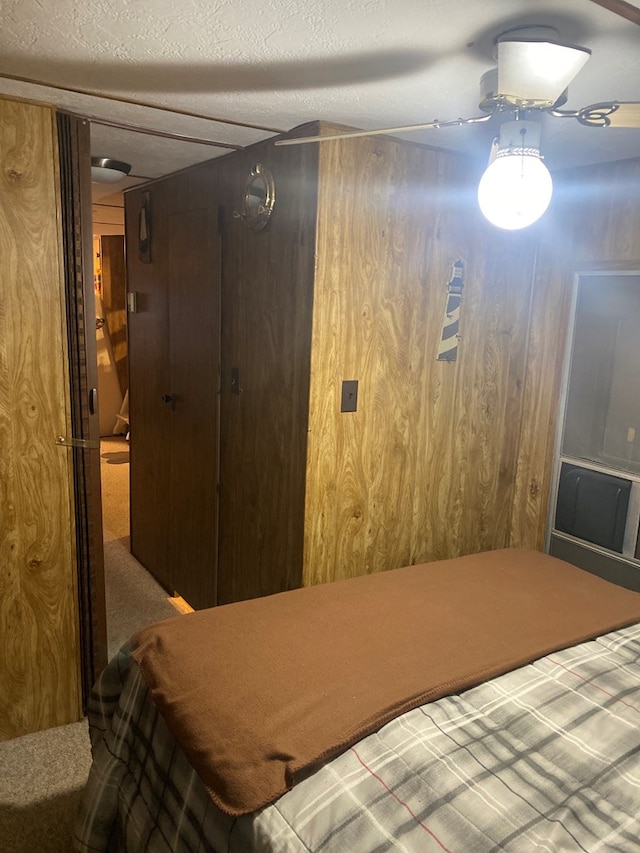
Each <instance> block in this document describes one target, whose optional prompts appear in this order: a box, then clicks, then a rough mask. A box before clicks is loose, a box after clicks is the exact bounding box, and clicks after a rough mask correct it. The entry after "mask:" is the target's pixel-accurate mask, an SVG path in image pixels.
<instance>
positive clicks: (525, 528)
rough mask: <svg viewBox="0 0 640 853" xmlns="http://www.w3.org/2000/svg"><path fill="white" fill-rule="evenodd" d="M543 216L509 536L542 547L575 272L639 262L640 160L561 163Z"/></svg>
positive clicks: (518, 542) (513, 541)
mask: <svg viewBox="0 0 640 853" xmlns="http://www.w3.org/2000/svg"><path fill="white" fill-rule="evenodd" d="M555 184H556V186H555V192H554V201H553V203H552V207H551V208H550V210H549V212H548V214H547V215H546V216H545V218H544V220H543V221H542V222H541V238H540V248H539V252H538V259H537V267H536V275H535V283H534V288H533V299H532V304H531V318H530V327H529V342H528V359H527V373H526V377H525V399H524V404H523V413H522V425H521V434H520V442H519V455H518V467H517V475H516V493H515V498H514V505H513V513H512V518H511V544H512V545H514V546H515V547H519V546H522V545H526V546H528V547H534V548H539V549H541V548H543V546H544V537H545V529H546V523H547V514H548V506H549V490H550V486H551V471H552V462H553V453H554V446H555V440H556V427H557V420H558V398H559V393H560V385H561V378H562V365H563V360H564V354H565V348H566V342H567V329H568V324H569V310H570V304H571V294H572V289H573V283H574V278H575V275H576V273H577V272H579V271H587V270H605V271H606V270H616V269H618V270H619V269H627V270H637V269H640V160H633V161H626V162H620V163H610V164H603V165H600V166H590V167H588V168H580V169H574V170H570V171H567V172H566V173H563V174H560V175H558V176H556V178H555Z"/></svg>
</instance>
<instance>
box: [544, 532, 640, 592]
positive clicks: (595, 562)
mask: <svg viewBox="0 0 640 853" xmlns="http://www.w3.org/2000/svg"><path fill="white" fill-rule="evenodd" d="M549 553H550V554H551V555H552V556H553V557H559V558H560V559H561V560H566V561H567V563H572V564H573V565H574V566H579V567H580V568H581V569H586V571H588V572H591V574H594V575H599V576H600V577H601V578H604V579H605V580H608V581H611V582H612V583H617V584H618V585H619V586H625V587H627V589H633V590H635V591H636V592H640V567H636V566H632V565H630V564H628V563H626V562H623V561H622V560H617V559H616V558H615V557H610V556H609V555H608V554H603V553H602V552H601V551H595V550H592V549H591V548H587V547H585V546H584V545H581V544H580V543H579V542H573V541H572V540H570V539H564V538H563V537H561V536H556V535H555V534H551V544H550V546H549Z"/></svg>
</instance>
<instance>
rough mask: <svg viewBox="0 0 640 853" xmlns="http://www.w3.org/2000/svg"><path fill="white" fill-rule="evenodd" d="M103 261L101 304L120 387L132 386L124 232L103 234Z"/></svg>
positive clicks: (101, 247) (123, 392) (101, 251)
mask: <svg viewBox="0 0 640 853" xmlns="http://www.w3.org/2000/svg"><path fill="white" fill-rule="evenodd" d="M100 255H101V264H102V307H103V308H104V312H105V319H106V321H107V328H108V329H109V338H110V340H111V347H112V349H113V358H114V361H115V363H116V370H117V372H118V383H119V385H120V391H121V393H122V395H123V396H124V394H125V392H126V390H127V388H128V387H129V368H128V365H127V274H126V268H125V257H124V236H122V235H120V234H105V235H103V236H102V237H101V238H100Z"/></svg>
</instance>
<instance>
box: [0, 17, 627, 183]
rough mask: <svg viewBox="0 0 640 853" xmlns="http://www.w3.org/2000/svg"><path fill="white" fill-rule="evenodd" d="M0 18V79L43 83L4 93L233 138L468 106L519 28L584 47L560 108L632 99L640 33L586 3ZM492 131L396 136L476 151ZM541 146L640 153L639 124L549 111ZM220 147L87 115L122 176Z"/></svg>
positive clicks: (245, 141)
mask: <svg viewBox="0 0 640 853" xmlns="http://www.w3.org/2000/svg"><path fill="white" fill-rule="evenodd" d="M629 5H633V6H635V7H640V0H634V2H632V3H630V4H629ZM0 15H1V20H0V23H1V24H2V26H1V27H0V74H4V75H12V76H13V77H22V78H28V79H29V81H40V82H42V83H44V84H47V83H48V84H50V86H46V85H36V84H35V83H33V82H23V81H18V80H15V79H7V78H6V77H0V93H6V94H13V95H18V96H22V97H28V98H31V99H37V100H42V101H47V102H54V103H56V104H57V105H58V106H59V107H61V108H64V109H67V110H71V111H73V112H75V113H78V114H81V115H86V116H89V117H92V118H94V119H101V120H104V121H108V122H116V123H121V124H129V125H134V126H137V127H144V128H148V129H151V130H160V131H170V132H173V133H179V134H182V135H186V136H191V137H198V138H204V139H207V140H211V141H216V142H219V143H228V144H232V145H237V146H241V147H244V146H246V145H250V144H251V143H253V142H256V141H258V140H261V139H265V138H267V137H269V136H272V135H274V134H275V133H277V132H278V131H286V130H289V129H291V128H292V127H295V126H296V125H298V124H302V123H304V122H307V121H312V120H315V119H324V120H328V121H333V122H338V123H340V124H345V125H349V126H353V127H362V128H366V129H370V128H375V127H388V126H395V125H405V124H414V123H419V122H426V121H431V120H433V119H451V118H457V117H458V116H464V117H467V116H472V115H478V114H480V111H479V109H478V95H479V81H480V76H481V75H482V74H483V73H484V72H485V71H486V70H488V69H489V68H491V67H492V66H493V65H494V64H495V63H494V61H493V58H492V52H493V43H494V39H495V37H496V36H497V35H498V34H500V33H501V32H503V31H504V30H505V29H508V28H511V27H514V26H517V25H530V24H545V25H552V26H555V27H556V29H557V30H558V32H559V35H560V38H561V40H563V41H565V42H570V43H573V44H579V45H582V46H584V47H588V48H590V49H591V50H592V56H591V58H590V60H589V61H588V63H587V65H586V66H585V68H584V69H583V70H582V71H581V72H580V74H579V75H578V77H577V78H576V80H575V81H574V82H573V83H572V84H571V86H570V87H569V100H568V102H567V104H566V106H565V109H577V108H580V107H582V106H586V105H587V104H591V103H596V102H598V101H606V100H620V101H626V100H632V101H640V50H639V48H640V27H639V26H637V25H636V24H634V23H631V22H630V21H628V20H625V19H623V18H622V17H620V16H618V15H616V14H614V13H613V12H610V11H608V10H607V9H604V8H602V7H601V6H599V5H597V4H596V2H592V0H316V2H312V0H91V2H89V0H2V6H1V12H0ZM54 85H55V86H57V87H61V88H53V86H54ZM71 90H74V91H71ZM82 92H84V93H85V94H82ZM87 92H91V93H102V94H105V95H110V96H112V97H114V96H115V97H117V98H120V99H122V100H121V101H116V100H112V99H107V98H99V97H95V96H94V95H92V94H86V93H87ZM129 101H140V102H144V103H147V104H155V105H157V106H160V107H164V108H165V109H163V110H159V109H152V108H150V107H145V106H138V105H135V104H132V103H129ZM174 111H187V112H192V113H198V114H200V115H205V116H209V117H211V118H215V119H217V121H209V120H205V119H202V118H194V117H189V116H185V115H181V114H179V113H178V112H174ZM493 121H494V120H493V119H492V121H491V122H490V123H489V124H493ZM227 122H236V123H240V124H233V123H227ZM243 124H244V125H246V126H242V125H243ZM495 132H496V126H495V125H493V127H487V126H486V125H483V126H477V127H457V128H450V129H442V130H431V131H423V132H419V133H414V134H411V136H409V137H407V138H410V139H412V140H414V141H418V142H424V143H426V144H429V145H434V146H438V147H442V148H448V149H452V150H464V151H468V152H472V153H475V154H478V156H481V157H483V158H484V159H486V154H487V152H488V140H489V139H490V137H491V136H493V135H494V134H495ZM542 148H543V153H544V155H545V158H546V162H547V165H548V166H549V167H550V168H551V169H552V170H553V169H554V168H559V167H563V166H566V165H570V164H574V163H575V164H579V163H580V164H584V163H593V162H599V161H608V160H615V159H623V158H628V157H637V156H640V130H623V129H608V130H602V129H595V128H587V127H583V126H581V125H579V124H578V123H577V122H575V121H573V120H561V119H553V118H550V117H545V120H544V129H543V143H542ZM227 151H228V149H226V148H223V147H212V146H209V145H204V144H193V143H187V142H183V141H175V140H171V139H166V138H162V137H158V136H152V135H146V134H145V135H143V134H141V133H138V132H132V131H130V130H124V129H120V128H116V127H111V126H107V125H104V124H99V123H97V122H96V123H94V122H92V153H93V154H95V155H96V156H109V157H114V158H116V159H119V160H125V161H127V162H129V163H131V164H132V170H131V173H132V176H133V177H132V178H130V179H129V183H133V182H136V181H137V180H140V179H146V178H152V177H158V176H160V175H164V174H168V173H169V172H172V171H175V170H177V169H181V168H183V167H185V166H188V165H191V164H192V163H196V162H200V161H202V160H207V159H210V158H212V157H217V156H220V155H222V154H225V153H227ZM121 186H124V185H121ZM114 189H116V187H115V186H111V187H110V188H109V190H108V191H109V192H113V190H114Z"/></svg>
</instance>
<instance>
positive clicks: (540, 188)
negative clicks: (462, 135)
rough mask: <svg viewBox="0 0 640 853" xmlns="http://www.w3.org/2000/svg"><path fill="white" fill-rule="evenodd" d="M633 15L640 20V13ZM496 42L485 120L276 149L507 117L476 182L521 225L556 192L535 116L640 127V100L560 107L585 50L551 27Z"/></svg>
mask: <svg viewBox="0 0 640 853" xmlns="http://www.w3.org/2000/svg"><path fill="white" fill-rule="evenodd" d="M598 1H599V0H595V2H598ZM626 5H628V4H626ZM630 8H634V9H635V7H630ZM635 11H636V12H637V14H638V16H639V19H638V22H639V23H640V10H637V9H635ZM495 43H496V50H495V58H496V62H497V67H495V68H493V69H491V70H490V71H487V72H486V73H485V74H483V75H482V78H481V81H480V102H479V107H480V109H481V110H482V114H481V115H477V116H473V117H470V118H456V119H450V120H446V121H440V120H435V121H431V122H426V123H422V124H414V125H404V126H400V127H387V128H379V129H375V130H354V131H344V132H340V133H335V134H327V135H321V136H305V137H296V138H291V139H280V140H277V141H276V142H275V143H274V144H275V145H300V144H304V143H309V142H326V141H329V140H335V139H350V138H354V137H362V136H374V135H377V134H395V133H407V132H412V131H418V130H428V129H438V128H443V127H453V126H457V125H468V124H478V123H482V122H486V121H489V119H491V118H493V117H494V116H504V118H505V122H504V123H503V124H502V125H501V127H500V132H499V136H498V137H497V138H496V139H494V141H493V143H492V146H491V152H490V156H489V165H488V167H487V169H486V171H485V173H484V174H483V176H482V179H481V181H480V184H479V188H478V201H479V204H480V208H481V210H482V212H483V214H484V215H485V216H486V218H487V219H488V220H489V221H490V222H492V223H493V224H494V225H497V226H498V227H501V228H505V229H509V230H514V229H519V228H524V227H526V226H527V225H530V224H532V223H533V222H535V221H536V220H537V219H539V218H540V216H542V214H543V213H544V212H545V210H546V209H547V207H548V205H549V203H550V201H551V194H552V182H551V176H550V174H549V170H548V169H547V168H546V166H545V165H544V163H543V162H542V158H541V154H540V136H541V124H540V121H539V120H536V116H540V117H541V116H542V114H547V115H550V116H553V117H554V118H558V119H575V120H577V121H578V122H579V123H580V124H582V125H585V126H587V127H599V128H609V127H625V128H640V102H636V101H627V102H620V101H606V102H600V103H595V104H590V105H588V106H586V107H583V108H581V109H579V110H563V109H562V107H563V106H564V104H565V103H566V101H567V87H568V85H569V83H570V82H571V81H572V80H573V79H574V78H575V76H576V75H577V74H578V73H579V71H580V70H581V69H582V67H583V66H584V64H585V63H586V62H587V60H588V59H589V56H590V55H591V51H590V50H589V49H588V48H585V47H578V46H575V45H568V44H563V43H562V42H560V41H559V40H558V33H557V31H556V30H555V29H553V28H551V27H546V26H540V27H534V26H528V27H522V28H513V29H510V30H508V31H506V32H504V33H501V34H500V36H498V38H497V39H496V41H495Z"/></svg>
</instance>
